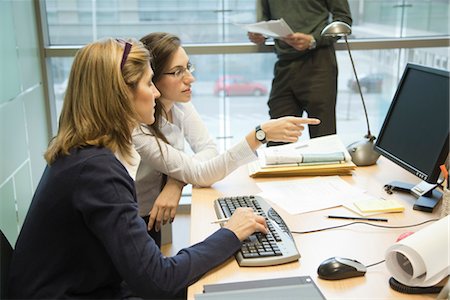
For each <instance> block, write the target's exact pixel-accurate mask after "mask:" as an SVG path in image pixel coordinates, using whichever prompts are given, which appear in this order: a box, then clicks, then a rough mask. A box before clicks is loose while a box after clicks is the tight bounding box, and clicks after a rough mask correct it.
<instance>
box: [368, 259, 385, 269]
mask: <svg viewBox="0 0 450 300" xmlns="http://www.w3.org/2000/svg"><path fill="white" fill-rule="evenodd" d="M385 261H386V260H385V259H383V260H382V261H379V262H376V263H373V264H371V265H368V266H366V268H370V267H373V266H376V265H379V264H381V263H384V262H385Z"/></svg>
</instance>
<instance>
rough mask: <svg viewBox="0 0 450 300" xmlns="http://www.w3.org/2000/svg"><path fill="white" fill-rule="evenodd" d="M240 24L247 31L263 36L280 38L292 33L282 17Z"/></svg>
mask: <svg viewBox="0 0 450 300" xmlns="http://www.w3.org/2000/svg"><path fill="white" fill-rule="evenodd" d="M240 26H242V27H243V28H245V29H246V30H247V31H248V32H255V33H260V34H262V35H264V36H267V37H273V38H282V37H285V36H287V35H289V34H292V33H294V31H292V29H291V28H290V27H289V25H288V24H287V23H286V21H284V20H283V18H281V19H279V20H270V21H262V22H258V23H254V24H246V25H240Z"/></svg>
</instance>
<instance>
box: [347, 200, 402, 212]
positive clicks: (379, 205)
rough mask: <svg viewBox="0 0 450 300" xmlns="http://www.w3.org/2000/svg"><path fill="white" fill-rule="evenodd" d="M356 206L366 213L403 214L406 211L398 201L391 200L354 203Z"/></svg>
mask: <svg viewBox="0 0 450 300" xmlns="http://www.w3.org/2000/svg"><path fill="white" fill-rule="evenodd" d="M354 204H355V206H356V207H357V208H358V209H359V210H360V211H362V212H364V213H370V212H402V211H403V210H405V208H404V207H403V205H401V204H400V203H398V202H397V201H395V200H393V199H390V200H384V199H370V200H360V201H355V202H354Z"/></svg>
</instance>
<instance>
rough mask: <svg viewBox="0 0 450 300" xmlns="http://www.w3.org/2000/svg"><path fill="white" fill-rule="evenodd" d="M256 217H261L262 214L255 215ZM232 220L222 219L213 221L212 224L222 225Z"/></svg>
mask: <svg viewBox="0 0 450 300" xmlns="http://www.w3.org/2000/svg"><path fill="white" fill-rule="evenodd" d="M255 215H258V216H261V215H262V213H255ZM229 219H230V218H222V219H217V220H215V221H212V222H211V224H220V223H225V222H227V221H228V220H229Z"/></svg>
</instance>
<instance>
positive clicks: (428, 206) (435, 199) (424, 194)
mask: <svg viewBox="0 0 450 300" xmlns="http://www.w3.org/2000/svg"><path fill="white" fill-rule="evenodd" d="M436 187H437V184H430V183H428V182H425V181H422V182H420V183H419V184H417V185H413V184H410V183H406V182H400V181H393V182H391V183H389V184H386V185H385V186H384V190H385V191H386V192H387V193H388V194H392V193H393V191H399V192H406V193H410V194H412V195H414V196H415V197H416V198H417V200H416V202H415V203H414V207H413V208H414V209H415V210H420V211H425V212H433V209H434V208H435V207H436V205H438V203H439V201H440V200H441V199H442V193H441V192H439V191H438V190H436V189H435V188H436Z"/></svg>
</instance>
